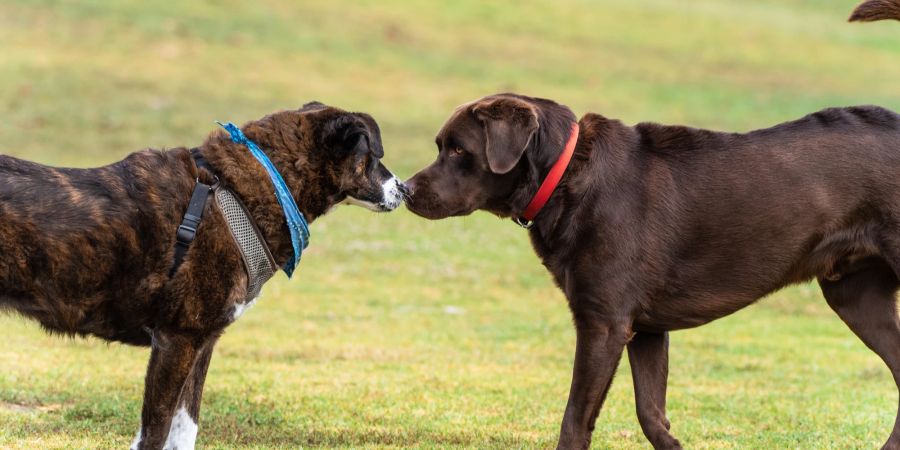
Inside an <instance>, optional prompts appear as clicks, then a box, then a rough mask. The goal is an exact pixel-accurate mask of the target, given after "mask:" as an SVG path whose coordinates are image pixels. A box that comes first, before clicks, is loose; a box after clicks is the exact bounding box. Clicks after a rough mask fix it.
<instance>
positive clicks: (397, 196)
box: [343, 175, 403, 212]
mask: <svg viewBox="0 0 900 450" xmlns="http://www.w3.org/2000/svg"><path fill="white" fill-rule="evenodd" d="M400 184H401V181H400V179H399V178H397V177H396V176H394V175H391V177H390V178H388V179H387V181H385V182H384V183H382V184H381V191H382V192H381V202H380V203H372V202H370V201H366V200H360V199H358V198H356V197H349V196H348V197H347V198H346V199H345V200H344V201H343V203H346V204H348V205H356V206H362V207H363V208H366V209H369V210H372V211H377V212H384V211H393V210H395V209H397V207H398V206H400V204H401V203H403V193H401V192H400Z"/></svg>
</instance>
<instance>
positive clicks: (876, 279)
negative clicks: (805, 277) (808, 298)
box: [819, 261, 900, 450]
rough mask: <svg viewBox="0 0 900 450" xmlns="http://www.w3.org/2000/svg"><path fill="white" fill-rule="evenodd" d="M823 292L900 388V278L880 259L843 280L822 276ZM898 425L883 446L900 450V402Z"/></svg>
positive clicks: (832, 306) (830, 304)
mask: <svg viewBox="0 0 900 450" xmlns="http://www.w3.org/2000/svg"><path fill="white" fill-rule="evenodd" d="M819 285H820V286H821V287H822V294H823V295H824V296H825V300H826V301H827V302H828V305H829V306H830V307H831V308H832V309H833V310H834V311H835V312H836V313H837V314H838V316H839V317H840V318H841V320H843V321H844V323H846V324H847V326H848V327H849V328H850V329H851V330H852V331H853V332H854V333H855V334H856V335H857V336H858V337H859V338H860V339H861V340H862V341H863V343H865V344H866V346H867V347H869V348H870V349H871V350H872V351H874V352H875V353H876V354H878V356H879V357H881V359H882V360H883V361H884V363H885V364H886V365H887V366H888V368H889V369H890V370H891V374H892V375H893V377H894V382H895V383H896V384H897V387H898V389H900V318H898V314H897V303H896V297H895V294H896V292H897V287H898V278H897V275H896V274H895V272H894V271H893V270H892V269H891V267H890V266H889V265H888V264H887V263H885V262H883V261H878V262H877V263H876V264H871V262H870V264H867V265H866V266H865V268H864V269H862V270H860V271H858V272H851V273H849V274H845V275H844V276H842V277H841V279H840V280H836V281H830V280H826V279H823V278H819ZM897 414H898V416H897V418H896V419H895V422H894V428H893V430H892V432H891V435H890V437H889V438H888V440H887V442H886V443H885V444H884V447H882V448H883V449H893V450H900V405H898V413H897Z"/></svg>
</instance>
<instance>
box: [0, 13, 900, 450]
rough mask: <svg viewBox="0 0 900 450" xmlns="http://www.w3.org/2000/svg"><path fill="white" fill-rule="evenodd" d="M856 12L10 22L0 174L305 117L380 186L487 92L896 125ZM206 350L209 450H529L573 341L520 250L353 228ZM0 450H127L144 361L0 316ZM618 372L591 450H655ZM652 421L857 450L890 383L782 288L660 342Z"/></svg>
mask: <svg viewBox="0 0 900 450" xmlns="http://www.w3.org/2000/svg"><path fill="white" fill-rule="evenodd" d="M853 4H854V1H852V0H841V1H838V0H818V1H814V0H759V1H753V2H750V1H746V0H716V1H713V0H707V1H700V0H644V1H634V0H610V1H574V0H567V1H559V2H539V1H503V2H482V1H477V0H462V1H455V2H429V1H424V0H421V1H404V0H371V1H360V2H352V3H350V2H346V3H345V2H325V1H309V2H302V4H301V3H299V2H294V1H288V0H277V1H258V2H252V3H244V2H237V1H234V0H223V1H216V2H212V1H209V2H187V1H185V2H177V3H176V2H147V1H140V0H120V1H116V2H108V1H105V0H95V1H62V0H60V1H46V0H3V1H2V2H0V152H2V153H7V154H12V155H16V156H21V157H26V158H30V159H33V160H37V161H41V162H44V163H49V164H54V165H70V166H92V165H100V164H104V163H108V162H111V161H114V160H117V159H119V158H121V157H123V156H124V155H126V154H127V153H129V152H132V151H135V150H139V149H141V148H144V147H148V146H149V147H157V148H159V147H172V146H177V145H187V146H191V145H196V144H198V143H199V142H200V141H201V140H202V139H203V138H204V136H205V135H206V133H208V132H210V131H212V130H213V128H214V125H213V122H212V121H213V120H215V119H219V120H231V121H235V122H241V121H246V120H250V119H254V118H257V117H259V116H261V115H263V114H265V113H268V112H272V111H274V110H278V109H286V108H296V107H298V106H299V105H301V104H302V103H304V102H306V101H310V100H321V101H324V102H326V103H329V104H334V105H339V106H341V107H344V108H347V109H355V110H365V111H367V112H370V113H372V114H373V115H374V116H375V117H376V118H377V119H378V120H379V122H380V124H381V125H382V128H383V135H384V143H385V146H386V152H387V155H386V157H385V161H386V163H387V164H388V165H389V166H390V167H391V168H392V169H393V170H394V171H395V172H397V173H398V174H399V175H401V176H403V177H407V176H409V175H411V174H412V173H413V172H414V170H415V169H416V168H418V167H421V166H423V165H424V164H425V163H427V162H429V161H430V160H431V159H432V158H433V156H434V147H433V143H432V142H433V135H434V132H435V131H436V130H437V129H438V127H439V126H440V125H441V123H442V121H443V120H444V119H445V118H446V117H447V115H448V114H449V112H450V111H451V110H452V108H453V107H454V106H456V105H457V104H460V103H463V102H465V101H468V100H470V99H473V98H476V97H479V96H482V95H485V94H488V93H493V92H496V91H507V90H514V91H519V92H522V93H528V94H532V95H539V96H544V97H550V98H554V99H556V100H558V101H560V102H562V103H565V104H567V105H569V106H570V107H572V108H573V110H574V111H575V112H576V113H577V114H582V113H584V112H587V111H594V112H600V113H603V114H605V115H607V116H610V117H617V118H621V119H623V120H625V121H626V122H628V123H634V122H638V121H645V120H649V121H659V122H669V123H676V122H677V123H687V124H691V125H695V126H703V127H713V128H720V129H728V130H749V129H753V128H758V127H764V126H768V125H771V124H774V123H777V122H780V121H783V120H787V119H792V118H796V117H799V116H802V115H804V114H806V113H809V112H812V111H814V110H817V109H819V108H823V107H826V106H837V105H851V104H864V103H875V104H880V105H883V106H887V107H890V108H892V109H895V110H900V27H898V26H897V25H896V24H894V23H881V24H873V25H849V24H845V23H843V22H844V20H845V18H846V16H847V15H848V14H849V12H850V10H851V8H852V6H853ZM312 232H313V236H312V245H311V246H310V248H309V250H308V253H307V254H305V255H304V259H303V264H302V266H301V267H300V268H299V271H298V273H297V275H296V276H295V277H294V280H293V281H290V282H288V280H287V279H286V278H285V277H284V276H282V275H279V276H278V277H277V278H276V280H274V281H273V282H271V283H270V284H269V285H267V287H266V289H265V291H264V295H263V299H262V300H261V301H260V302H259V304H258V305H257V306H256V307H255V308H254V309H253V310H252V311H251V312H250V313H248V314H247V315H245V316H244V318H242V319H241V321H239V322H238V323H236V324H235V325H233V326H232V327H230V328H229V329H228V332H227V334H226V335H225V337H224V338H223V339H222V340H221V341H220V344H219V345H218V347H217V350H216V353H215V356H214V358H213V362H212V366H211V368H210V374H209V380H208V382H207V388H206V395H205V399H204V410H203V417H202V422H201V428H200V437H199V442H198V444H199V445H200V446H201V447H203V448H223V449H224V448H228V449H230V448H297V447H324V448H442V449H443V448H502V449H509V448H546V447H552V446H553V445H554V444H555V439H556V433H557V430H558V425H559V422H560V420H561V418H562V411H563V408H564V406H565V401H566V396H567V391H568V386H569V381H570V374H571V364H572V356H573V352H574V333H573V330H572V327H571V324H570V318H569V312H568V310H567V307H566V305H565V301H564V299H563V297H562V295H561V294H560V293H559V292H557V290H556V289H555V288H554V287H553V286H552V284H551V281H550V278H549V276H548V275H547V274H546V273H545V271H544V269H543V268H542V267H541V266H540V264H539V263H538V261H537V259H536V258H535V257H534V256H533V254H532V252H531V249H530V247H529V245H528V242H527V238H526V235H525V233H523V232H522V230H520V229H519V228H518V227H516V226H515V225H513V224H512V223H510V222H508V221H499V220H497V219H495V218H493V217H491V216H489V215H487V214H476V215H473V216H471V217H467V218H461V219H451V220H446V221H441V222H427V221H424V220H421V219H418V218H415V217H414V216H413V215H412V214H410V213H408V212H407V211H403V210H401V211H398V212H396V213H394V214H390V215H373V214H370V213H367V212H365V211H361V210H358V209H353V208H350V207H344V208H341V209H339V210H337V211H336V212H334V213H332V214H331V215H329V216H327V217H325V218H324V219H322V220H320V221H318V222H316V223H315V224H314V225H313V227H312ZM0 342H2V344H0V448H22V449H31V448H124V447H125V446H127V444H128V443H129V442H130V441H131V438H132V437H133V435H134V432H135V430H136V429H137V426H138V416H139V409H140V403H141V392H142V379H143V372H144V368H145V365H146V359H147V357H148V350H146V349H141V348H131V347H125V346H121V345H117V344H113V345H108V344H106V343H103V342H100V341H98V340H94V339H86V340H81V339H79V340H66V339H59V338H54V337H49V336H47V335H45V334H44V333H43V332H41V331H40V329H39V328H38V327H37V326H36V325H35V324H34V323H31V322H26V321H24V320H23V319H20V318H18V317H15V316H3V317H0ZM628 372H629V368H628V364H627V360H623V362H622V365H621V367H620V371H619V376H618V377H617V380H616V382H615V384H614V386H613V389H612V391H611V393H610V396H609V399H608V400H607V403H606V407H605V408H604V410H603V412H602V413H601V416H600V419H599V421H598V425H597V430H596V432H595V440H594V447H595V448H617V449H618V448H647V447H648V444H647V443H646V441H645V440H644V438H643V435H642V434H641V432H640V429H639V427H638V424H637V420H636V418H635V415H634V412H633V409H634V406H633V405H634V400H633V395H632V386H631V378H630V374H629V373H628ZM669 393H670V394H669V418H670V419H671V420H672V422H673V431H674V433H675V434H676V436H678V437H679V438H681V440H682V442H683V443H684V444H685V445H686V446H687V447H689V448H737V449H746V448H767V449H768V448H836V449H838V448H840V449H844V448H874V447H877V446H878V445H880V444H881V443H882V442H883V440H884V439H886V438H887V435H888V433H889V430H890V428H891V426H892V423H893V420H894V414H895V412H896V409H897V392H896V389H895V387H894V384H893V382H892V380H891V378H890V376H889V373H888V371H887V369H886V368H885V367H884V366H883V365H882V363H881V362H880V360H878V358H877V357H876V356H875V355H874V354H873V353H871V352H869V351H868V350H867V349H866V348H865V347H864V346H863V345H862V344H861V343H860V342H859V341H858V340H857V339H856V338H855V337H854V336H853V335H852V334H851V333H850V332H849V331H848V330H847V329H846V328H845V327H844V325H843V324H842V323H841V322H840V321H839V320H838V319H837V318H836V317H835V316H834V314H833V313H831V311H830V310H829V309H828V307H827V306H826V305H825V303H824V301H823V300H822V298H821V294H820V293H819V290H818V288H817V287H816V286H815V285H809V286H797V287H793V288H790V289H787V290H784V291H782V292H779V293H777V294H774V295H773V296H771V297H770V298H768V299H765V300H764V301H762V302H761V303H759V304H757V305H755V306H752V307H750V308H748V309H746V310H744V311H742V312H740V313H738V314H735V315H733V316H731V317H728V318H726V319H723V320H720V321H718V322H715V323H713V324H710V325H708V326H705V327H702V328H699V329H696V330H690V331H683V332H678V333H674V334H673V335H672V344H671V376H670V388H669Z"/></svg>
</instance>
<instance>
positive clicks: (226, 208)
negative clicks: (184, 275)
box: [169, 148, 278, 304]
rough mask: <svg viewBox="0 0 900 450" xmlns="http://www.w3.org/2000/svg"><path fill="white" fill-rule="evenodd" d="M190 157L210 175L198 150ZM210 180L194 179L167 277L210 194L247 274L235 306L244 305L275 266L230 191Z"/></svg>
mask: <svg viewBox="0 0 900 450" xmlns="http://www.w3.org/2000/svg"><path fill="white" fill-rule="evenodd" d="M191 156H192V157H193V159H194V162H195V164H196V165H197V168H198V169H199V168H201V167H203V168H206V169H207V170H209V171H210V172H212V168H211V167H209V164H208V163H207V162H206V159H205V158H203V155H201V154H200V152H199V149H197V148H194V149H191ZM213 176H214V178H215V181H214V183H213V185H212V186H210V185H207V184H204V183H202V182H200V179H199V178H197V182H196V185H195V186H194V193H193V194H192V195H191V200H190V202H189V203H188V208H187V211H185V213H184V219H182V222H181V225H180V226H179V227H178V230H177V232H176V235H175V251H174V255H175V262H174V264H173V265H172V269H171V271H170V274H169V276H174V275H175V273H176V272H178V269H179V268H180V267H181V264H182V263H183V262H184V259H185V256H186V255H187V251H188V248H189V247H190V245H191V243H192V242H193V241H194V238H195V237H196V235H197V228H198V227H199V226H200V221H201V220H202V218H203V211H204V210H205V209H206V204H207V202H208V200H209V195H210V194H213V196H214V197H215V199H216V202H215V203H216V206H218V207H219V211H221V212H222V216H223V217H224V218H225V223H226V224H227V225H228V231H230V232H231V237H232V238H233V239H234V242H235V244H237V247H238V250H240V252H241V259H242V260H243V261H244V269H245V270H246V271H247V296H246V297H245V298H244V299H243V301H242V302H239V304H243V303H248V302H250V301H252V300H253V299H255V298H256V297H258V296H259V291H260V290H261V289H262V286H263V284H265V282H266V281H269V279H270V278H272V276H274V275H275V272H277V271H278V266H277V265H276V264H275V258H273V257H272V252H270V251H269V247H268V246H267V245H266V241H265V240H263V237H262V233H260V232H259V228H257V227H256V224H255V223H254V222H253V219H251V218H250V214H249V213H248V212H247V208H245V207H244V204H243V203H241V201H240V200H239V199H238V198H237V197H235V195H234V193H232V192H231V190H229V189H228V188H226V187H224V186H222V185H221V184H220V183H219V177H217V176H215V175H213Z"/></svg>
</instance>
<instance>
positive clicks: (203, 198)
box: [169, 148, 213, 277]
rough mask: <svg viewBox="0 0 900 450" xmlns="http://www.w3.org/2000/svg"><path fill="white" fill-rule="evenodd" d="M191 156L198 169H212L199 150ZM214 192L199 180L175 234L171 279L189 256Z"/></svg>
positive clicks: (194, 151) (192, 151)
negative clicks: (211, 194)
mask: <svg viewBox="0 0 900 450" xmlns="http://www.w3.org/2000/svg"><path fill="white" fill-rule="evenodd" d="M191 156H193V157H194V162H195V163H196V164H197V167H198V168H200V167H203V168H205V169H207V170H209V169H210V167H209V164H208V163H207V162H206V159H205V158H203V155H201V154H200V152H199V151H198V149H196V148H195V149H191ZM212 190H213V188H212V186H210V185H208V184H203V183H201V182H200V179H199V178H198V179H197V184H195V185H194V193H193V194H191V201H190V203H188V207H187V211H185V212H184V218H183V219H182V220H181V225H179V226H178V231H177V232H176V233H175V264H173V265H172V271H171V272H169V277H172V276H174V275H175V272H178V268H179V267H181V264H182V263H184V257H185V255H187V251H188V248H190V246H191V243H192V242H194V238H195V237H196V236H197V228H199V227H200V221H201V220H203V210H205V209H206V203H207V202H208V201H209V193H210V192H212Z"/></svg>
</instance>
